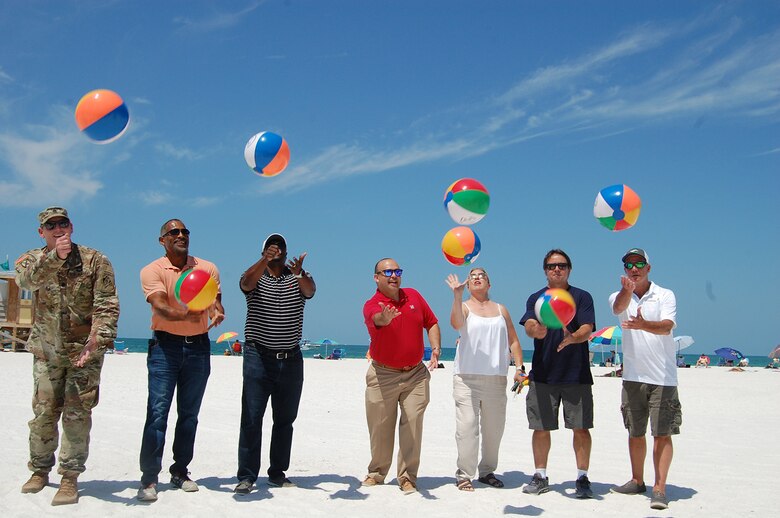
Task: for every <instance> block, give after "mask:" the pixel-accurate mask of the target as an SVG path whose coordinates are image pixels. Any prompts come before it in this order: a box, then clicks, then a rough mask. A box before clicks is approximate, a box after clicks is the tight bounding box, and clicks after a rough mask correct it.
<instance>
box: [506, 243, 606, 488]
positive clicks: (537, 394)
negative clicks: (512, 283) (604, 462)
mask: <svg viewBox="0 0 780 518" xmlns="http://www.w3.org/2000/svg"><path fill="white" fill-rule="evenodd" d="M542 268H543V271H544V274H545V276H546V278H547V285H546V286H545V287H544V288H542V289H540V290H538V291H536V292H534V293H532V294H531V296H530V297H528V301H527V302H526V311H525V314H524V315H523V318H522V319H521V320H520V324H521V325H523V326H525V332H526V334H527V335H528V336H529V337H531V338H533V339H534V356H533V361H532V364H531V372H530V373H529V379H530V380H531V382H530V384H529V386H528V395H527V396H526V414H527V416H528V427H529V428H531V429H532V430H533V431H534V432H533V436H532V438H531V446H532V449H533V454H534V466H535V472H534V475H533V478H532V479H531V482H530V483H529V484H528V485H526V486H525V487H523V492H524V493H529V494H536V495H538V494H542V493H546V492H547V491H549V489H550V486H549V478H548V476H547V459H548V456H549V454H550V445H551V437H550V431H551V430H557V429H558V409H559V407H560V405H561V403H563V419H564V424H565V426H566V428H569V429H571V430H572V431H573V433H574V441H573V446H574V457H575V460H576V462H577V477H576V481H575V490H576V493H575V494H576V496H577V498H592V497H593V491H592V490H591V487H590V480H589V479H588V467H589V465H590V450H591V437H590V429H591V428H593V376H592V375H591V373H590V352H589V350H588V338H589V337H590V334H591V333H592V332H593V329H594V328H595V325H596V314H595V311H594V309H593V297H591V295H590V293H588V292H587V291H585V290H581V289H580V288H576V287H574V286H571V285H570V284H569V275H570V274H571V268H572V264H571V259H570V258H569V256H568V255H567V254H566V252H564V251H563V250H559V249H555V250H550V251H549V252H547V254H546V255H545V256H544V260H543V261H542ZM550 288H558V289H564V290H567V291H568V292H569V294H570V295H571V296H572V298H573V299H574V302H575V304H576V307H577V311H576V314H575V315H574V318H573V319H572V321H571V322H570V323H569V324H568V325H567V326H566V327H565V328H564V329H548V328H547V326H545V325H544V324H542V323H541V322H539V321H538V320H537V317H536V311H535V309H534V306H535V304H536V301H537V299H538V298H539V296H540V295H542V294H543V293H544V292H545V291H546V290H548V289H550Z"/></svg>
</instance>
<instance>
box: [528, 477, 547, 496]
mask: <svg viewBox="0 0 780 518" xmlns="http://www.w3.org/2000/svg"><path fill="white" fill-rule="evenodd" d="M549 490H550V479H549V478H547V477H544V478H542V476H541V475H540V474H539V473H534V478H532V479H531V482H530V483H529V484H528V485H527V486H525V487H524V488H523V493H528V494H529V495H541V494H542V493H546V492H547V491H549Z"/></svg>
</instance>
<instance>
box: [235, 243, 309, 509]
mask: <svg viewBox="0 0 780 518" xmlns="http://www.w3.org/2000/svg"><path fill="white" fill-rule="evenodd" d="M305 258H306V252H304V253H302V254H301V255H300V256H299V257H293V258H292V260H290V261H287V241H286V240H285V239H284V237H283V236H281V235H280V234H271V235H270V236H268V238H267V239H266V240H265V241H264V242H263V247H262V253H261V256H260V259H259V260H258V261H257V262H255V263H254V264H252V266H250V267H249V268H248V269H247V270H246V271H245V272H244V274H243V275H242V276H241V280H240V283H239V285H240V287H241V291H242V292H243V293H244V295H245V296H246V305H247V314H246V327H245V328H244V337H245V340H244V368H243V373H244V374H243V376H244V388H243V393H242V396H241V430H240V433H239V438H238V472H237V474H236V476H237V477H238V485H237V486H236V488H235V492H236V493H238V494H248V493H249V492H250V491H252V487H253V486H254V484H255V481H256V480H257V477H258V475H259V472H260V446H261V444H262V431H263V416H264V415H265V410H266V407H267V406H268V399H269V398H270V399H271V409H272V411H273V427H272V429H271V445H270V463H269V465H268V484H269V485H271V486H274V487H293V486H295V484H294V483H293V482H291V481H290V479H288V478H287V475H286V474H285V472H286V471H287V470H288V469H289V468H290V454H291V452H292V440H293V423H294V422H295V418H296V417H298V405H299V404H300V401H301V392H302V391H303V356H302V354H301V348H300V343H301V334H302V331H303V309H304V306H305V305H306V301H307V300H309V299H311V298H312V297H313V296H314V292H315V291H317V286H316V285H315V284H314V279H313V278H312V276H311V275H310V274H309V273H308V272H306V271H305V270H304V269H303V260H304V259H305Z"/></svg>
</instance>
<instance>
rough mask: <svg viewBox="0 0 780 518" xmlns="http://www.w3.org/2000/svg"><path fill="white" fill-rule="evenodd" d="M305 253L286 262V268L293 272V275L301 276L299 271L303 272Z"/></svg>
mask: <svg viewBox="0 0 780 518" xmlns="http://www.w3.org/2000/svg"><path fill="white" fill-rule="evenodd" d="M307 253H308V252H304V253H302V254H301V256H300V257H293V258H292V260H291V261H287V268H289V269H290V271H291V272H293V275H300V274H301V270H303V260H304V259H305V258H306V254H307Z"/></svg>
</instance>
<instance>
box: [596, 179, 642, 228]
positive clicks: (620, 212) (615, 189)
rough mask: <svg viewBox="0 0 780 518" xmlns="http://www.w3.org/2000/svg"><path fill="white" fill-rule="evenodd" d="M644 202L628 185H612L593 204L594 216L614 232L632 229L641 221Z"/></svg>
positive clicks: (602, 191)
mask: <svg viewBox="0 0 780 518" xmlns="http://www.w3.org/2000/svg"><path fill="white" fill-rule="evenodd" d="M641 209H642V200H640V199H639V195H638V194H637V193H635V192H634V191H633V190H632V189H631V187H629V186H628V185H623V184H617V185H610V186H609V187H605V188H604V189H601V191H599V194H598V195H597V196H596V202H595V203H594V204H593V215H594V216H596V219H598V220H599V223H601V224H602V225H604V226H605V227H607V228H608V229H609V230H611V231H613V232H617V231H619V230H625V229H627V228H631V227H633V226H634V224H635V223H636V220H637V219H639V211H640V210H641Z"/></svg>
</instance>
